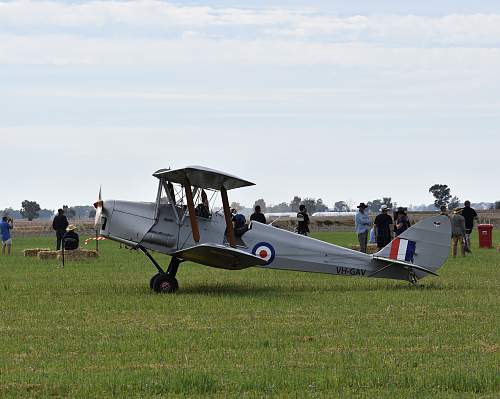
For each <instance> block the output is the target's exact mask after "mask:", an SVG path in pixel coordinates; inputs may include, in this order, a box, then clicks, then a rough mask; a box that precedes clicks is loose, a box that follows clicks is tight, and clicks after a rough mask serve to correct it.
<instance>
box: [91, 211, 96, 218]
mask: <svg viewBox="0 0 500 399" xmlns="http://www.w3.org/2000/svg"><path fill="white" fill-rule="evenodd" d="M95 214H96V212H95V209H92V210H91V211H90V212H89V218H90V219H94V218H95Z"/></svg>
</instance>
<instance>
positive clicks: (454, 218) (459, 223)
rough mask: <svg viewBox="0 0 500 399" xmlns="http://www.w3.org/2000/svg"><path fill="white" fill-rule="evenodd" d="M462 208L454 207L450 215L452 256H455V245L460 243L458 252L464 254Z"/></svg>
mask: <svg viewBox="0 0 500 399" xmlns="http://www.w3.org/2000/svg"><path fill="white" fill-rule="evenodd" d="M461 213H462V209H461V208H455V210H454V211H453V214H452V215H451V218H450V221H451V241H452V244H453V245H452V247H453V250H452V253H453V257H454V258H456V257H457V246H458V243H460V252H461V254H462V256H465V246H464V239H465V218H464V217H463V216H462V214H461Z"/></svg>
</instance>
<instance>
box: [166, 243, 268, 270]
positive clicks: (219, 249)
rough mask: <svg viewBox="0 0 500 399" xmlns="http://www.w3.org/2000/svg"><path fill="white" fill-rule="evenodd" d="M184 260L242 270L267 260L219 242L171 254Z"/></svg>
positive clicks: (262, 264)
mask: <svg viewBox="0 0 500 399" xmlns="http://www.w3.org/2000/svg"><path fill="white" fill-rule="evenodd" d="M171 255H172V256H175V257H177V258H181V259H183V260H190V261H193V262H196V263H201V264H202V265H207V266H211V267H217V268H219V269H229V270H240V269H245V268H247V267H251V266H264V265H265V264H266V260H264V259H261V258H259V257H257V256H254V255H252V254H248V253H246V252H243V251H240V250H239V249H234V248H230V247H226V246H224V245H218V244H201V245H197V246H195V247H191V248H186V249H181V250H180V251H177V252H174V253H173V254H171Z"/></svg>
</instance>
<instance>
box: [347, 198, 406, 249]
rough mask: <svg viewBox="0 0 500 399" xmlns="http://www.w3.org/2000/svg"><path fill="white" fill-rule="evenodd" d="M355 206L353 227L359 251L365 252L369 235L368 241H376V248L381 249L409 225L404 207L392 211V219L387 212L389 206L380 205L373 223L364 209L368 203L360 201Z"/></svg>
mask: <svg viewBox="0 0 500 399" xmlns="http://www.w3.org/2000/svg"><path fill="white" fill-rule="evenodd" d="M357 208H358V212H357V213H356V218H355V228H356V233H357V235H358V241H359V249H360V251H361V252H364V253H366V252H367V249H368V237H369V235H370V236H371V237H370V241H374V242H376V243H377V248H378V249H382V248H384V247H385V246H387V245H388V244H389V243H390V242H391V241H392V240H393V239H394V238H395V237H397V236H399V235H400V234H402V233H403V232H404V231H406V230H407V229H408V228H409V227H410V226H411V224H410V219H409V218H408V215H407V214H406V210H405V208H402V207H399V208H398V209H397V211H396V212H395V213H394V219H393V217H392V216H391V215H390V214H389V211H390V208H389V207H388V206H387V205H382V207H381V208H380V214H378V215H377V216H376V217H375V221H374V222H373V223H372V221H371V219H370V216H369V215H368V212H367V211H366V210H367V209H368V205H366V204H365V203H364V202H361V203H360V204H359V205H358V207H357Z"/></svg>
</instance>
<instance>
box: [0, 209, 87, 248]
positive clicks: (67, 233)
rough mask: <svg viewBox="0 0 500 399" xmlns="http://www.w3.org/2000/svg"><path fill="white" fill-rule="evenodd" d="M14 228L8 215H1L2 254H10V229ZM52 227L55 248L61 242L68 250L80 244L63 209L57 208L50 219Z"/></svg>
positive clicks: (73, 227) (74, 229) (59, 246)
mask: <svg viewBox="0 0 500 399" xmlns="http://www.w3.org/2000/svg"><path fill="white" fill-rule="evenodd" d="M13 228H14V221H13V220H12V219H11V218H9V217H8V216H3V217H2V221H1V222H0V235H1V237H2V255H6V254H7V255H11V253H12V236H11V230H12V229H13ZM52 228H53V229H54V230H55V232H56V248H57V250H58V251H59V250H60V249H61V246H62V244H63V243H64V248H65V249H68V250H72V249H77V248H78V247H79V245H80V237H79V236H78V233H77V232H76V229H77V228H76V226H75V225H73V224H69V222H68V219H67V218H66V216H65V215H64V210H62V209H59V210H58V211H57V215H56V216H55V217H54V220H53V221H52Z"/></svg>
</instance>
